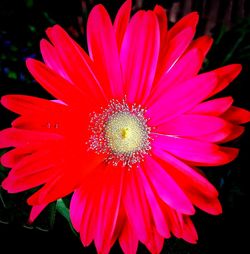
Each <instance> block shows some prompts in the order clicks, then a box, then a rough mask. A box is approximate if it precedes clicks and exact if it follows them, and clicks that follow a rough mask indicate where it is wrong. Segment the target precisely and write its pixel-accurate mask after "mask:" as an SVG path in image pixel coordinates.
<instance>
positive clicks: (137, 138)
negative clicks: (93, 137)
mask: <svg viewBox="0 0 250 254" xmlns="http://www.w3.org/2000/svg"><path fill="white" fill-rule="evenodd" d="M145 136H147V132H146V130H145V128H144V126H143V125H142V124H141V122H140V120H139V119H138V118H137V117H136V116H134V115H132V114H130V113H128V112H120V113H117V114H115V115H113V116H112V117H111V118H110V119H109V120H108V122H107V125H106V133H105V137H106V139H107V141H108V145H109V147H110V148H111V150H112V151H113V152H115V153H118V154H121V153H131V152H135V151H138V150H140V149H141V147H142V145H143V143H144V140H145Z"/></svg>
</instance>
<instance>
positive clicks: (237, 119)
mask: <svg viewBox="0 0 250 254" xmlns="http://www.w3.org/2000/svg"><path fill="white" fill-rule="evenodd" d="M221 117H223V118H224V119H226V120H227V121H230V122H232V123H235V124H243V123H248V122H249V121H250V111H248V110H246V109H243V108H238V107H234V106H232V107H230V108H229V109H228V110H227V111H226V112H225V113H224V114H223V115H222V116H221Z"/></svg>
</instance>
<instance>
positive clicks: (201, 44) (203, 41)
mask: <svg viewBox="0 0 250 254" xmlns="http://www.w3.org/2000/svg"><path fill="white" fill-rule="evenodd" d="M212 44H213V39H212V38H211V37H210V36H208V35H203V36H201V37H199V38H198V39H196V40H194V41H192V43H191V44H190V46H189V48H188V51H189V50H192V49H194V48H195V49H198V50H199V51H200V52H202V55H203V60H204V58H205V56H206V54H207V53H208V51H209V49H210V48H211V46H212ZM202 62H203V61H202Z"/></svg>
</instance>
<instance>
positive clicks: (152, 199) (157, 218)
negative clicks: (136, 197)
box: [138, 169, 170, 238]
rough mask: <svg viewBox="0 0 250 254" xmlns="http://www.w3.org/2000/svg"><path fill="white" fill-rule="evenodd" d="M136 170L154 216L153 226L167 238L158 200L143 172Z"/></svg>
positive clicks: (164, 217)
mask: <svg viewBox="0 0 250 254" xmlns="http://www.w3.org/2000/svg"><path fill="white" fill-rule="evenodd" d="M138 172H139V174H140V181H141V184H142V185H143V187H144V190H145V194H146V197H147V200H148V203H149V206H150V209H151V212H152V215H153V218H154V223H155V228H156V230H157V232H158V233H159V234H160V235H161V236H163V237H165V238H169V237H170V231H169V226H168V223H167V220H166V216H165V214H164V213H163V211H162V208H161V205H160V201H159V200H157V197H156V194H155V193H154V192H153V190H152V187H151V186H150V183H149V181H148V180H147V178H146V177H145V175H144V173H143V170H142V169H140V170H138Z"/></svg>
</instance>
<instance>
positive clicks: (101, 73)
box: [87, 5, 123, 98]
mask: <svg viewBox="0 0 250 254" xmlns="http://www.w3.org/2000/svg"><path fill="white" fill-rule="evenodd" d="M87 40H88V49H89V54H90V57H91V58H92V60H93V61H94V64H95V67H96V68H97V73H98V75H97V77H98V78H99V80H101V81H102V83H101V85H102V87H103V88H104V89H105V91H107V92H109V93H110V96H111V97H115V98H117V97H118V98H121V97H122V93H123V85H122V75H121V68H120V61H119V55H118V48H117V43H116V37H115V31H114V28H113V25H112V23H111V20H110V17H109V15H108V13H107V11H106V10H105V8H104V7H103V6H102V5H96V6H95V7H94V8H93V9H92V11H91V13H90V14H89V18H88V22H87Z"/></svg>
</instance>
